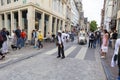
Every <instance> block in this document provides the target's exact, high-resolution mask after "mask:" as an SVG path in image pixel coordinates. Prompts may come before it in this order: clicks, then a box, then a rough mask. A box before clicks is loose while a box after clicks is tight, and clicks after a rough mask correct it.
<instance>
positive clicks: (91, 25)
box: [90, 20, 97, 32]
mask: <svg viewBox="0 0 120 80" xmlns="http://www.w3.org/2000/svg"><path fill="white" fill-rule="evenodd" d="M96 29H97V23H96V21H94V20H93V21H91V23H90V31H92V32H93V31H95V30H96Z"/></svg>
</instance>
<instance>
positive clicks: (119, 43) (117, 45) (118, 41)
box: [111, 39, 120, 67]
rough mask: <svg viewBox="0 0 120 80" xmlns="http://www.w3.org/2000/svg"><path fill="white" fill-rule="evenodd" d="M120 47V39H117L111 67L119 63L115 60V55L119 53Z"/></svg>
mask: <svg viewBox="0 0 120 80" xmlns="http://www.w3.org/2000/svg"><path fill="white" fill-rule="evenodd" d="M119 47H120V39H117V40H116V43H115V49H114V54H113V57H112V60H111V67H114V66H115V65H116V64H117V61H116V62H114V56H115V55H118V51H119Z"/></svg>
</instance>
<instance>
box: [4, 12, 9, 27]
mask: <svg viewBox="0 0 120 80" xmlns="http://www.w3.org/2000/svg"><path fill="white" fill-rule="evenodd" d="M4 17H5V22H4V24H5V26H3V27H5V28H8V24H7V14H6V13H4Z"/></svg>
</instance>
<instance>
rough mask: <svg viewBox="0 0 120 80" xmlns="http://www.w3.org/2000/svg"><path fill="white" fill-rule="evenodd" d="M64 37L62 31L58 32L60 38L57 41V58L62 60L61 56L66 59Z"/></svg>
mask: <svg viewBox="0 0 120 80" xmlns="http://www.w3.org/2000/svg"><path fill="white" fill-rule="evenodd" d="M63 38H64V36H63V35H62V31H61V30H58V36H57V41H58V56H57V58H60V57H61V55H62V57H61V59H64V58H65V55H64V39H63Z"/></svg>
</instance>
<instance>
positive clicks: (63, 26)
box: [62, 20, 65, 31]
mask: <svg viewBox="0 0 120 80" xmlns="http://www.w3.org/2000/svg"><path fill="white" fill-rule="evenodd" d="M62 30H63V31H65V21H64V20H63V23H62Z"/></svg>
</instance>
